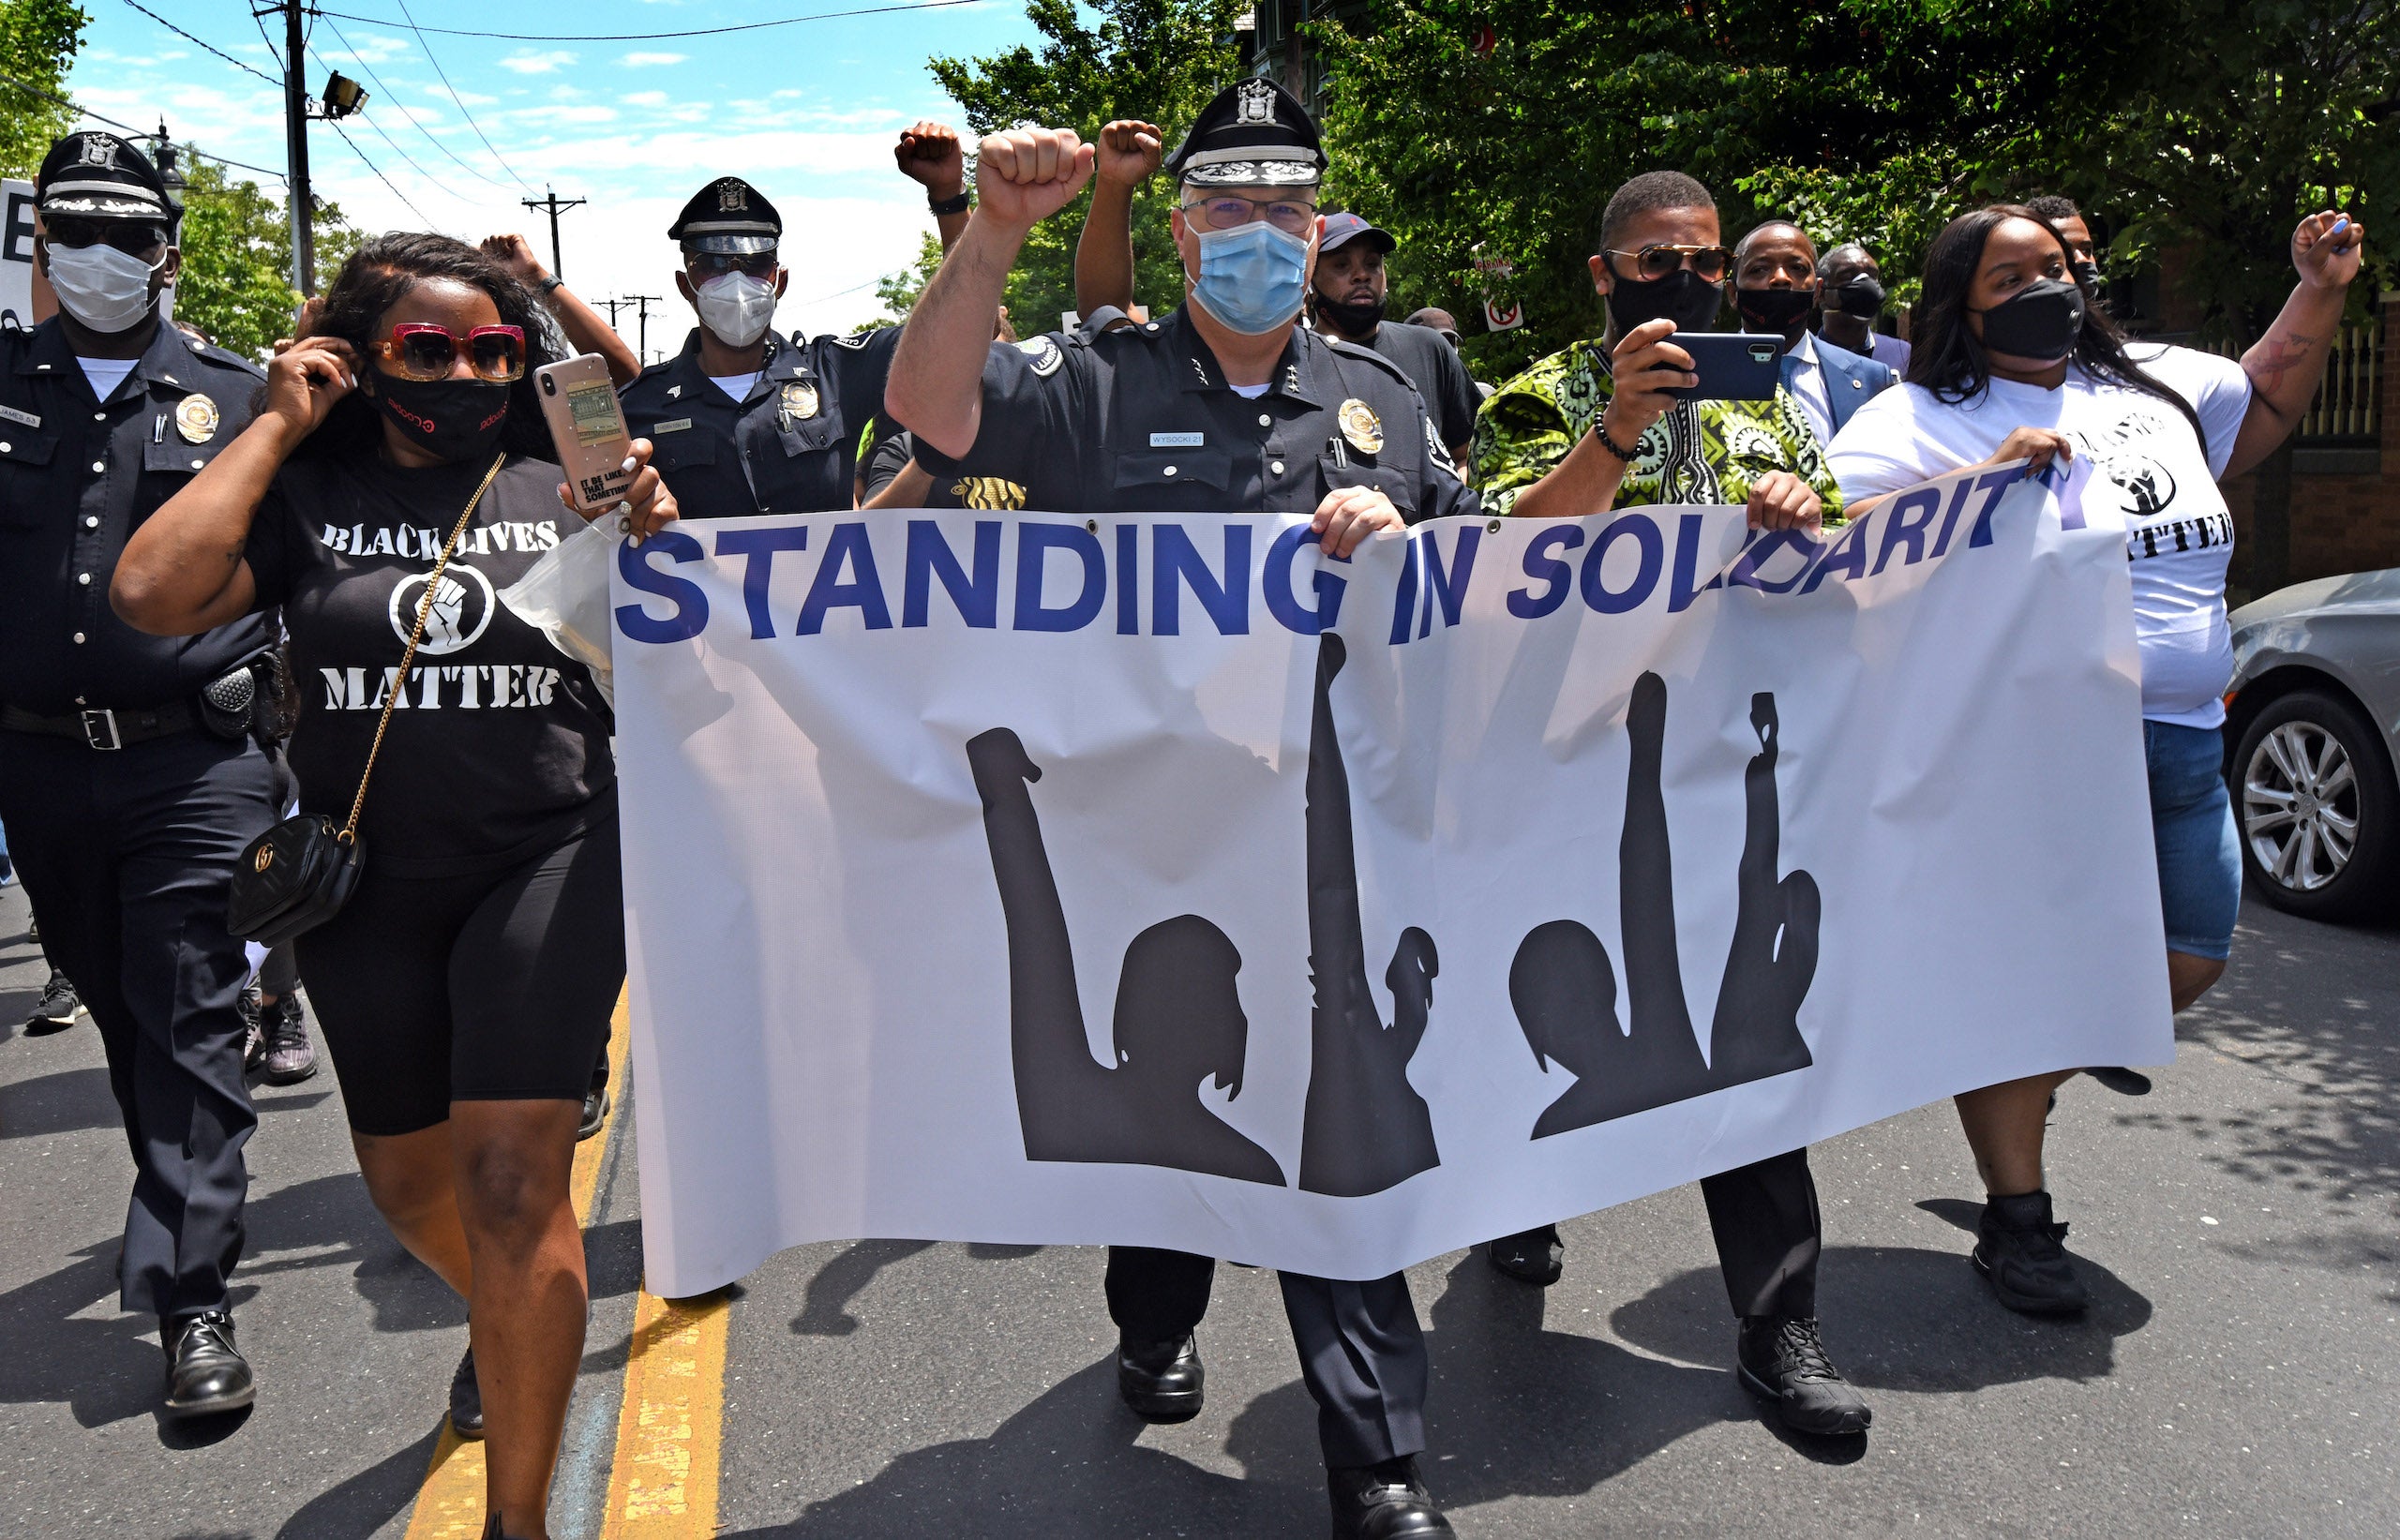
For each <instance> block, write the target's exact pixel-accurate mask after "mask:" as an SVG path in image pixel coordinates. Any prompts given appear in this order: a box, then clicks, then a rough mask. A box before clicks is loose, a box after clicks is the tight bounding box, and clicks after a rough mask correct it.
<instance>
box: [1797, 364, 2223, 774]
mask: <svg viewBox="0 0 2400 1540" xmlns="http://www.w3.org/2000/svg"><path fill="white" fill-rule="evenodd" d="M2132 352H2133V357H2134V361H2135V362H2136V363H2137V364H2139V365H2140V366H2142V368H2143V369H2144V370H2145V371H2146V372H2148V373H2149V374H2150V375H2151V376H2152V377H2153V379H2155V380H2157V381H2159V383H2161V384H2163V385H2165V386H2166V387H2167V388H2168V389H2169V390H2171V391H2174V392H2175V393H2176V394H2177V395H2179V396H2183V399H2184V400H2186V401H2188V402H2190V403H2191V406H2192V410H2193V411H2194V412H2196V413H2197V414H2198V417H2199V419H2200V426H2201V428H2202V430H2203V431H2204V432H2206V434H2207V435H2208V454H2207V455H2206V456H2205V457H2204V456H2202V455H2201V453H2200V444H2199V441H2198V440H2196V439H2194V438H2193V437H2192V426H2191V424H2190V423H2188V422H2186V421H2185V420H2184V418H2183V413H2182V412H2180V411H2176V410H2175V409H2174V408H2173V407H2172V406H2170V405H2168V403H2167V402H2164V401H2161V400H2159V399H2158V398H2157V397H2156V396H2149V395H2146V394H2144V393H2142V392H2139V391H2133V390H2127V389H2124V388H2123V387H2122V386H2118V385H2109V384H2103V383H2101V382H2099V381H2094V380H2093V379H2091V378H2090V377H2089V376H2087V375H2085V374H2084V373H2083V372H2082V371H2081V370H2080V369H2070V370H2069V371H2068V372H2067V377H2066V382H2065V383H2064V384H2063V385H2062V386H2060V387H2059V388H2058V389H2057V390H2045V389H2043V388H2042V387H2041V386H2039V385H2022V384H2017V383H2013V382H2011V381H2005V380H1994V381H1991V384H1990V387H1989V388H1988V390H1987V391H1986V392H1985V393H1984V394H1983V395H1982V396H1977V397H1975V398H1973V399H1972V400H1967V401H1957V402H1942V401H1937V400H1935V399H1934V398H1933V393H1932V392H1930V391H1928V390H1927V389H1926V388H1925V387H1923V386H1922V385H1902V386H1901V387H1900V388H1899V389H1898V390H1887V391H1884V392H1883V394H1881V395H1879V396H1876V397H1875V398H1874V399H1873V400H1871V401H1868V403H1867V404H1865V405H1864V406H1862V407H1860V408H1859V409H1858V411H1857V413H1856V415H1854V416H1853V417H1852V418H1851V420H1850V423H1849V425H1848V426H1845V427H1844V428H1843V429H1842V430H1841V433H1840V434H1839V436H1838V437H1837V438H1836V439H1835V440H1834V441H1833V443H1832V445H1831V446H1830V447H1829V448H1828V449H1827V451H1826V457H1827V459H1828V461H1829V462H1830V463H1831V465H1832V467H1833V472H1834V478H1835V479H1836V480H1837V481H1838V482H1840V483H1841V490H1842V496H1843V498H1844V499H1846V500H1847V501H1853V502H1856V501H1860V500H1861V499H1865V498H1870V497H1876V496H1879V495H1881V494H1882V493H1884V492H1891V491H1897V490H1898V489H1899V488H1901V487H1903V486H1914V485H1916V484H1917V483H1918V482H1922V481H1929V480H1931V479H1932V478H1933V477H1935V476H1941V475H1946V474H1948V473H1949V472H1951V471H1959V470H1963V469H1965V468H1966V467H1968V466H1970V465H1973V464H1975V463H1977V462H1978V461H1981V460H1985V459H1988V458H1989V457H1990V456H1991V455H1992V453H1993V451H1995V450H1997V449H1998V448H1999V447H2000V445H2001V441H2003V440H2004V439H2006V438H2007V437H2008V435H2009V434H2010V433H2011V432H2012V431H2013V430H2015V429H2017V428H2019V427H2047V428H2053V429H2056V430H2057V431H2059V432H2062V433H2063V434H2065V435H2066V436H2067V438H2068V439H2069V440H2071V441H2073V442H2074V444H2075V447H2076V453H2077V454H2078V455H2079V456H2085V457H2087V458H2088V460H2089V462H2090V464H2091V467H2092V476H2091V480H2090V481H2089V483H2088V484H2087V485H2086V486H2085V488H2084V493H2083V496H2084V500H2085V501H2086V503H2087V504H2089V503H2092V502H2094V501H2103V502H2105V501H2107V500H2109V499H2112V498H2113V499H2114V500H2115V501H2116V504H2117V506H2118V507H2119V508H2121V509H2122V510H2123V513H2124V516H2125V529H2126V541H2125V545H2126V554H2127V555H2128V556H2129V557H2130V558H2131V559H2132V561H2133V579H2134V631H2135V635H2136V636H2137V637H2138V639H2139V641H2140V643H2141V710H2142V715H2144V716H2146V717H2148V718H2150V719H2152V720H2153V721H2156V722H2168V723H2175V724H2179V725H2183V726H2187V727H2214V726H2217V725H2221V724H2222V723H2223V722H2224V721H2225V705H2224V701H2223V699H2222V697H2223V695H2224V694H2225V687H2226V685H2227V683H2228V681H2230V680H2231V679H2232V678H2233V642H2232V636H2231V634H2230V633H2229V631H2228V629H2227V626H2226V617H2225V570H2226V565H2227V562H2228V561H2229V560H2230V559H2231V557H2232V554H2233V521H2232V519H2231V518H2230V517H2229V516H2228V515H2227V513H2226V510H2225V498H2224V495H2223V494H2222V493H2220V492H2219V491H2218V490H2217V485H2216V478H2217V477H2219V476H2220V475H2223V474H2224V473H2225V466H2226V461H2227V460H2228V458H2229V457H2230V456H2232V454H2233V440H2234V436H2235V435H2236V434H2237V433H2239V432H2240V431H2241V430H2242V419H2243V416H2244V415H2245V414H2246V413H2247V412H2248V411H2249V410H2250V377H2249V376H2248V375H2246V374H2244V373H2243V371H2242V366H2241V365H2240V364H2238V363H2236V362H2235V361H2233V360H2232V359H2229V358H2219V357H2218V356H2216V355H2215V354H2214V353H2204V352H2198V351H2194V350H2192V349H2189V348H2159V347H2151V346H2143V345H2140V344H2137V345H2135V347H2134V348H2133V350H2132Z"/></svg>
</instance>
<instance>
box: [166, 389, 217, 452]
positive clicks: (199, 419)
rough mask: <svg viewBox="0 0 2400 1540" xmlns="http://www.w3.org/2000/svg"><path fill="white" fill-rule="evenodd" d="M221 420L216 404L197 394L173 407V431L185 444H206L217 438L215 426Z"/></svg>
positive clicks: (186, 397) (187, 397) (185, 398)
mask: <svg viewBox="0 0 2400 1540" xmlns="http://www.w3.org/2000/svg"><path fill="white" fill-rule="evenodd" d="M223 420H224V418H223V416H222V414H221V413H219V412H218V410H217V403H216V402H214V401H212V400H210V399H209V398H208V397H207V396H202V395H200V394H198V393H197V392H195V393H193V394H192V395H189V396H185V397H184V398H183V400H182V401H180V402H178V403H177V404H176V406H175V431H176V432H178V433H180V434H182V435H183V436H184V442H186V443H190V444H204V443H206V442H207V441H209V440H211V439H214V438H215V437H217V425H218V423H220V422H222V421H223Z"/></svg>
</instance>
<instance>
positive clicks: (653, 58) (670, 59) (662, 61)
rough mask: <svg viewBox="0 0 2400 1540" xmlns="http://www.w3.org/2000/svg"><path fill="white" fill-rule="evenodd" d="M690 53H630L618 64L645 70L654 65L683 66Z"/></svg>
mask: <svg viewBox="0 0 2400 1540" xmlns="http://www.w3.org/2000/svg"><path fill="white" fill-rule="evenodd" d="M690 57H691V55H690V54H689V53H628V54H626V55H625V56H624V57H623V58H622V59H619V60H618V61H617V62H618V63H619V64H621V65H622V66H624V67H626V68H627V69H643V68H647V67H650V66H652V65H668V64H682V62H683V61H684V60H685V59H688V58H690Z"/></svg>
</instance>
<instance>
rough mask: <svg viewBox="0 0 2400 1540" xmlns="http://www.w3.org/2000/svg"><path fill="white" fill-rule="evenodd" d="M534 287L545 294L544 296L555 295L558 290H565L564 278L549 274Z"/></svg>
mask: <svg viewBox="0 0 2400 1540" xmlns="http://www.w3.org/2000/svg"><path fill="white" fill-rule="evenodd" d="M534 287H536V288H538V289H539V290H541V291H542V292H543V293H545V294H554V293H557V292H559V291H560V290H562V289H563V288H565V287H566V280H565V279H564V278H562V277H559V276H558V275H557V274H555V273H553V274H551V275H550V276H549V277H546V278H544V279H543V280H542V281H541V282H540V283H539V284H536V285H535V286H534Z"/></svg>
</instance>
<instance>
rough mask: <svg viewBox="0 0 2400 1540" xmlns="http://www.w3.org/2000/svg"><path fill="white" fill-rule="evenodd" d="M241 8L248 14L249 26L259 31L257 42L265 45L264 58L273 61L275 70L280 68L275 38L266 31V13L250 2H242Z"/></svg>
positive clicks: (248, 0) (279, 56)
mask: <svg viewBox="0 0 2400 1540" xmlns="http://www.w3.org/2000/svg"><path fill="white" fill-rule="evenodd" d="M242 7H243V8H244V9H246V10H248V12H249V13H250V25H252V26H254V27H256V28H258V29H259V41H260V42H263V43H264V44H266V56H267V57H268V58H270V59H273V60H274V61H275V67H276V68H278V69H280V68H282V67H283V55H282V54H280V53H278V52H276V51H275V38H274V37H271V36H269V35H268V33H267V30H266V12H264V11H263V10H261V9H259V8H258V7H255V6H253V5H251V4H250V0H242Z"/></svg>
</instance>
